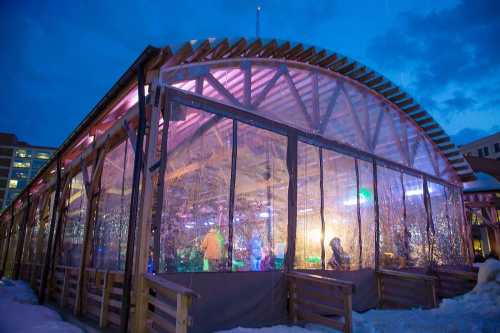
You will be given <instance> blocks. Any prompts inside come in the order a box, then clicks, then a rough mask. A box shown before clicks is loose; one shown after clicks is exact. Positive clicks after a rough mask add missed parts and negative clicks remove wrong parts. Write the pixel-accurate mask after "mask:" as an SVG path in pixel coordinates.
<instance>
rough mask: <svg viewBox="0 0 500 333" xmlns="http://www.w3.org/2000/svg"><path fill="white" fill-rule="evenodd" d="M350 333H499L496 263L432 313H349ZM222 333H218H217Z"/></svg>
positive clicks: (241, 331) (294, 330)
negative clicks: (471, 287)
mask: <svg viewBox="0 0 500 333" xmlns="http://www.w3.org/2000/svg"><path fill="white" fill-rule="evenodd" d="M353 331H354V333H389V332H407V333H432V332H436V333H462V332H463V333H469V332H482V333H490V332H491V333H500V262H499V261H498V260H493V259H489V260H487V261H486V262H485V263H484V264H482V265H481V266H480V268H479V274H478V284H477V285H476V287H475V288H474V290H472V291H471V292H469V293H467V294H465V295H462V296H458V297H455V298H450V299H445V300H443V301H442V302H441V304H440V306H439V307H438V308H436V309H432V310H421V309H413V310H371V311H368V312H366V313H363V314H359V313H353ZM223 332H224V333H285V332H290V333H311V332H321V333H331V332H337V331H335V330H333V329H328V328H326V327H322V326H319V325H306V326H305V327H298V326H284V325H280V326H273V327H265V328H258V329H248V328H241V327H238V328H235V329H232V330H228V331H223ZM219 333H222V332H219Z"/></svg>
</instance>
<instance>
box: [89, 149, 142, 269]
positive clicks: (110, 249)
mask: <svg viewBox="0 0 500 333" xmlns="http://www.w3.org/2000/svg"><path fill="white" fill-rule="evenodd" d="M133 168H134V151H133V149H132V147H131V145H130V143H129V141H128V140H126V141H123V142H122V143H120V144H119V145H118V146H117V147H115V148H114V149H113V150H111V151H110V152H108V153H107V154H106V156H105V160H104V166H103V170H102V176H101V190H100V196H99V204H98V214H97V218H96V222H95V229H94V238H93V252H92V263H93V265H92V266H93V267H94V268H98V269H110V270H123V269H124V268H125V254H126V249H127V235H128V220H129V213H130V195H131V192H132V175H133Z"/></svg>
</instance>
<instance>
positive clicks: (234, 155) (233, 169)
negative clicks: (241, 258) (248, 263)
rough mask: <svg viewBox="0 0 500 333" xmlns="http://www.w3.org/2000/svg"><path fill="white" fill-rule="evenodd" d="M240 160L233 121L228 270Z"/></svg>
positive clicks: (230, 268) (236, 124)
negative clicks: (237, 167)
mask: <svg viewBox="0 0 500 333" xmlns="http://www.w3.org/2000/svg"><path fill="white" fill-rule="evenodd" d="M237 159H238V122H237V121H236V120H233V144H232V151H231V179H230V185H229V219H228V223H229V225H228V246H227V269H228V270H229V271H230V272H231V271H232V270H233V238H234V198H235V192H236V191H235V189H236V163H237Z"/></svg>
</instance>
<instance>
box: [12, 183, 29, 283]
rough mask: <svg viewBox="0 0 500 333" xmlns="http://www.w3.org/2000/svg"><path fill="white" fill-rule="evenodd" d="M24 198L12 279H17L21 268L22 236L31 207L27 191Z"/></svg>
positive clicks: (24, 233) (23, 235) (24, 232)
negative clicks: (24, 202) (23, 210)
mask: <svg viewBox="0 0 500 333" xmlns="http://www.w3.org/2000/svg"><path fill="white" fill-rule="evenodd" d="M26 200H27V203H26V207H25V212H24V216H23V223H22V225H21V228H20V230H19V241H18V242H17V249H16V261H15V264H14V274H13V278H14V280H18V279H19V270H20V268H21V259H22V257H23V249H24V237H25V236H26V227H27V225H28V220H29V215H30V207H31V196H30V195H29V193H28V196H27V199H26Z"/></svg>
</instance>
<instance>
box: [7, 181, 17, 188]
mask: <svg viewBox="0 0 500 333" xmlns="http://www.w3.org/2000/svg"><path fill="white" fill-rule="evenodd" d="M9 188H17V179H10V180H9Z"/></svg>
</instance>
